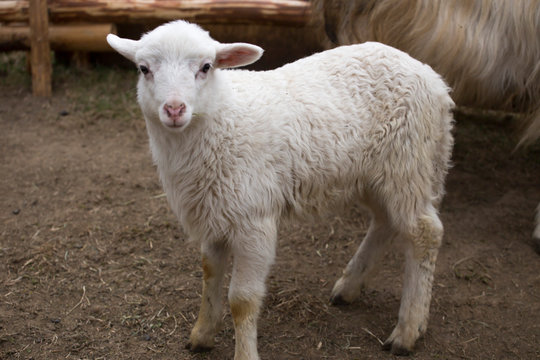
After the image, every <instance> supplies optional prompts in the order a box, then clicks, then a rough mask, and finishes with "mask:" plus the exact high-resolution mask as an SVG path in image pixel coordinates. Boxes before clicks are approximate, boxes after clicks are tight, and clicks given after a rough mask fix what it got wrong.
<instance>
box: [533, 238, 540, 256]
mask: <svg viewBox="0 0 540 360" xmlns="http://www.w3.org/2000/svg"><path fill="white" fill-rule="evenodd" d="M533 242H534V243H533V247H534V251H536V253H537V254H538V255H540V238H534V239H533Z"/></svg>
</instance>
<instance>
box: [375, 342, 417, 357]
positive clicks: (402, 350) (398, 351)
mask: <svg viewBox="0 0 540 360" xmlns="http://www.w3.org/2000/svg"><path fill="white" fill-rule="evenodd" d="M382 349H383V350H384V351H390V353H392V355H396V356H409V355H411V353H412V351H411V350H410V349H407V348H406V347H403V346H401V345H397V344H394V343H393V342H392V341H389V340H386V341H385V342H384V344H383V345H382Z"/></svg>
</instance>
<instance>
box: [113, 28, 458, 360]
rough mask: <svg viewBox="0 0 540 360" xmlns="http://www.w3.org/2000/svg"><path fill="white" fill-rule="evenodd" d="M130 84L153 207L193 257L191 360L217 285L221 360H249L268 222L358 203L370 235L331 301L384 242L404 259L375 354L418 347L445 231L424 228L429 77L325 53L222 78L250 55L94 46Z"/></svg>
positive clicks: (431, 173) (429, 206)
mask: <svg viewBox="0 0 540 360" xmlns="http://www.w3.org/2000/svg"><path fill="white" fill-rule="evenodd" d="M107 41H108V42H109V44H110V45H111V46H112V47H113V48H114V49H116V50H117V51H118V52H119V53H120V54H122V55H124V56H125V57H127V58H128V59H130V60H132V61H133V62H134V63H135V64H136V65H137V66H138V68H139V70H140V73H141V74H140V77H139V82H138V101H139V104H140V106H141V109H142V112H143V114H144V117H145V120H146V126H147V130H148V134H149V138H150V148H151V151H152V155H153V159H154V161H155V163H156V165H157V169H158V172H159V175H160V179H161V181H162V184H163V187H164V189H165V192H166V194H167V199H168V201H169V204H170V206H171V208H172V209H173V211H174V213H175V214H176V216H177V217H178V219H179V221H180V224H181V225H182V227H183V228H184V230H185V231H186V233H187V234H188V235H189V237H190V239H191V240H192V241H194V242H197V243H199V244H200V247H201V251H202V268H203V273H204V276H203V294H202V304H201V308H200V312H199V317H198V319H197V322H196V324H195V326H194V328H193V330H192V332H191V336H190V344H189V347H190V348H191V350H193V351H198V350H202V349H206V348H211V347H213V345H214V337H215V335H216V332H217V331H218V328H219V322H220V320H221V318H222V305H221V295H222V281H223V277H224V273H225V270H226V265H227V263H228V258H229V256H230V255H232V257H233V268H232V276H231V282H230V287H229V294H228V298H229V303H230V308H231V313H232V317H233V320H234V326H235V333H236V345H235V359H236V360H240V359H258V358H259V357H258V353H257V327H256V323H257V318H258V314H259V311H260V307H261V303H262V301H263V296H264V293H265V280H266V277H267V275H268V272H269V270H270V266H271V264H272V263H273V261H274V255H275V247H276V241H277V239H276V238H277V229H278V224H279V223H280V220H281V219H284V218H295V217H306V216H308V217H309V216H310V215H313V214H319V213H321V212H324V211H325V210H328V209H331V208H333V207H334V206H341V205H343V204H348V203H353V202H356V203H361V204H363V205H365V206H366V207H367V208H368V209H370V210H371V213H372V215H373V218H372V222H371V226H370V228H369V231H368V234H367V236H366V238H365V239H364V241H363V242H362V244H361V245H360V247H359V249H358V251H357V252H356V254H355V255H354V257H353V258H352V259H351V261H350V262H349V264H348V266H347V267H346V269H345V271H344V274H343V276H342V277H341V278H340V279H339V280H338V281H337V282H336V284H335V286H334V288H333V290H332V300H333V301H334V302H342V301H346V302H350V301H353V300H354V299H355V298H356V297H358V296H359V295H360V288H361V286H362V284H363V283H364V281H365V280H366V278H367V276H369V274H370V272H371V270H373V267H374V265H375V264H376V263H377V262H378V261H379V260H380V258H381V255H382V254H383V253H384V251H385V250H386V249H387V248H388V247H389V245H390V244H391V243H392V242H393V241H395V242H399V243H400V244H402V245H403V247H404V249H405V256H406V267H405V279H404V287H403V296H402V302H401V307H400V310H399V321H398V324H397V326H396V327H395V329H394V330H393V332H392V334H391V335H390V337H389V338H388V340H387V341H386V343H385V346H386V347H387V348H388V349H390V350H391V351H392V352H393V353H396V354H403V353H408V352H409V351H411V349H412V348H413V345H414V343H415V341H416V339H417V338H418V337H419V336H420V335H421V334H422V333H424V332H425V331H426V327H427V320H428V312H429V304H430V299H431V287H432V281H433V271H434V267H435V262H436V258H437V253H438V248H439V246H440V244H441V239H442V236H443V226H442V224H441V221H440V220H439V217H438V215H437V208H438V205H439V203H440V201H441V199H442V197H443V193H444V178H445V175H446V173H447V169H448V162H449V158H450V153H451V148H452V145H453V139H452V135H451V127H452V123H453V120H452V116H451V109H452V107H453V102H452V100H451V98H450V96H449V95H448V87H447V86H446V84H445V83H444V82H443V80H441V78H440V77H439V75H437V74H436V73H435V72H434V71H433V70H432V69H431V68H430V67H429V66H427V65H424V64H422V63H420V62H418V61H416V60H414V59H412V58H411V57H409V56H408V55H406V54H405V53H403V52H401V51H399V50H396V49H393V48H390V47H388V46H385V45H382V44H378V43H367V44H363V45H354V46H348V47H341V48H337V49H334V50H329V51H326V52H323V53H320V54H316V55H313V56H311V57H308V58H304V59H301V60H299V61H297V62H294V63H291V64H288V65H285V66H283V67H281V68H279V69H276V70H273V71H266V72H253V71H244V70H226V68H233V67H238V66H242V65H247V64H250V63H252V62H255V61H256V60H258V59H259V57H260V56H261V55H262V49H261V48H259V47H257V46H255V45H250V44H244V43H234V44H221V43H219V42H217V41H215V40H213V39H212V38H211V37H210V36H209V35H208V33H207V32H206V31H204V30H202V29H201V28H200V27H198V26H197V25H194V24H190V23H187V22H184V21H175V22H172V23H168V24H165V25H162V26H160V27H158V28H156V29H154V30H153V31H151V32H150V33H147V34H145V35H144V36H143V37H142V38H141V39H140V40H138V41H135V40H129V39H122V38H119V37H117V36H115V35H109V36H108V37H107Z"/></svg>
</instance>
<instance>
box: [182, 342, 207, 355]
mask: <svg viewBox="0 0 540 360" xmlns="http://www.w3.org/2000/svg"><path fill="white" fill-rule="evenodd" d="M185 348H186V349H187V350H189V351H191V352H192V353H204V352H208V351H210V350H212V347H209V346H200V345H197V346H193V345H192V344H191V343H190V342H188V343H187V344H186V346H185Z"/></svg>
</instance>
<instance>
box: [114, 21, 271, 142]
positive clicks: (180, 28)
mask: <svg viewBox="0 0 540 360" xmlns="http://www.w3.org/2000/svg"><path fill="white" fill-rule="evenodd" d="M107 42H108V43H109V45H111V47H112V48H114V49H115V50H116V51H118V52H119V53H120V54H122V55H123V56H125V57H126V58H128V59H129V60H131V61H133V62H134V63H135V64H136V65H137V67H138V68H139V71H140V77H139V83H138V100H139V104H140V106H141V109H142V111H143V113H144V115H145V117H146V118H147V120H149V121H161V123H162V124H163V125H164V126H165V127H166V128H168V129H171V130H175V131H181V130H183V129H184V128H186V127H187V125H188V124H189V123H190V122H191V120H192V118H193V114H194V113H204V112H205V108H206V106H207V104H209V103H210V102H211V97H212V95H213V94H212V91H205V90H207V89H208V88H211V86H210V84H211V83H213V82H214V81H215V77H216V74H215V72H216V71H219V70H218V69H220V68H232V67H238V66H243V65H248V64H251V63H253V62H255V61H257V60H258V59H259V58H260V57H261V55H262V52H263V50H262V49H261V48H260V47H258V46H255V45H251V44H245V43H233V44H222V43H219V42H217V41H215V40H213V39H212V38H211V37H210V36H209V35H208V33H207V32H206V31H204V30H203V29H201V28H200V27H199V26H197V25H195V24H190V23H188V22H185V21H181V20H179V21H174V22H170V23H167V24H165V25H161V26H159V27H157V28H156V29H154V30H153V31H151V32H149V33H147V34H145V35H143V36H142V37H141V39H140V40H130V39H123V38H120V37H118V36H116V35H113V34H109V35H108V36H107ZM209 97H210V99H209Z"/></svg>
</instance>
